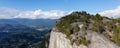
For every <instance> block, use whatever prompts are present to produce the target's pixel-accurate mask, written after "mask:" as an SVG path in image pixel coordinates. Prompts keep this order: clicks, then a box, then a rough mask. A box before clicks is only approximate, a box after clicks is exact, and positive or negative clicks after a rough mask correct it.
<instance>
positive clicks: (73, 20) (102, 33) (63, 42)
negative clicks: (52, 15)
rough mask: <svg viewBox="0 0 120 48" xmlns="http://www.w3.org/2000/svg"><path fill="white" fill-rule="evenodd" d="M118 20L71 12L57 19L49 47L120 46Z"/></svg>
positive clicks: (90, 47)
mask: <svg viewBox="0 0 120 48" xmlns="http://www.w3.org/2000/svg"><path fill="white" fill-rule="evenodd" d="M119 21H120V20H119V19H111V18H108V17H104V16H101V15H99V14H96V15H91V14H89V13H87V12H85V11H82V12H73V13H71V14H69V15H66V16H64V17H62V18H61V19H59V20H58V21H57V24H56V26H55V27H54V28H53V30H52V31H51V35H50V36H51V37H50V44H49V48H67V47H69V48H73V47H75V48H120V47H119V46H120V42H119V39H120V36H119V35H120V31H119V23H120V22H119ZM63 36H64V37H63ZM89 36H90V37H89ZM61 37H62V38H61ZM59 41H60V42H59ZM81 45H82V46H81Z"/></svg>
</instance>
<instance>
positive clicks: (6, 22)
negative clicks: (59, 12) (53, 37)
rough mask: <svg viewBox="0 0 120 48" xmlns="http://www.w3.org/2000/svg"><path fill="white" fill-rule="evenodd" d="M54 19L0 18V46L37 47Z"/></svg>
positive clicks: (46, 34) (8, 47)
mask: <svg viewBox="0 0 120 48" xmlns="http://www.w3.org/2000/svg"><path fill="white" fill-rule="evenodd" d="M56 21H57V20H56V19H20V18H16V19H0V48H39V45H40V44H41V43H42V42H43V40H44V38H45V36H48V34H49V32H50V30H51V29H52V28H53V26H54V24H55V23H56Z"/></svg>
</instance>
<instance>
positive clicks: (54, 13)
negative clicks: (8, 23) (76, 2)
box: [0, 7, 68, 19]
mask: <svg viewBox="0 0 120 48" xmlns="http://www.w3.org/2000/svg"><path fill="white" fill-rule="evenodd" d="M0 11H1V12H0V19H11V18H30V19H39V18H42V19H58V18H60V17H62V16H65V15H67V14H68V12H67V11H61V10H50V11H43V10H40V9H39V10H34V11H19V10H16V9H11V8H5V7H0Z"/></svg>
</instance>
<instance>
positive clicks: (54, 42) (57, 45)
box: [49, 29, 87, 48]
mask: <svg viewBox="0 0 120 48" xmlns="http://www.w3.org/2000/svg"><path fill="white" fill-rule="evenodd" d="M53 30H54V29H53ZM49 48H87V47H86V46H84V45H80V46H77V45H75V44H74V45H71V43H70V40H69V39H67V38H66V35H65V34H63V33H60V32H55V31H52V32H51V34H50V44H49Z"/></svg>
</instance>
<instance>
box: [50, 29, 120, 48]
mask: <svg viewBox="0 0 120 48" xmlns="http://www.w3.org/2000/svg"><path fill="white" fill-rule="evenodd" d="M86 38H87V40H89V41H90V43H89V44H88V46H85V45H82V44H81V45H79V46H77V45H76V44H73V45H71V43H70V40H69V39H67V38H66V35H65V34H63V33H61V32H56V31H55V29H53V30H52V31H51V34H50V43H49V48H120V47H119V46H117V45H116V44H114V43H113V42H111V41H110V40H108V39H107V38H105V37H104V36H103V35H102V34H98V33H96V32H92V31H87V36H86Z"/></svg>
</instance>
